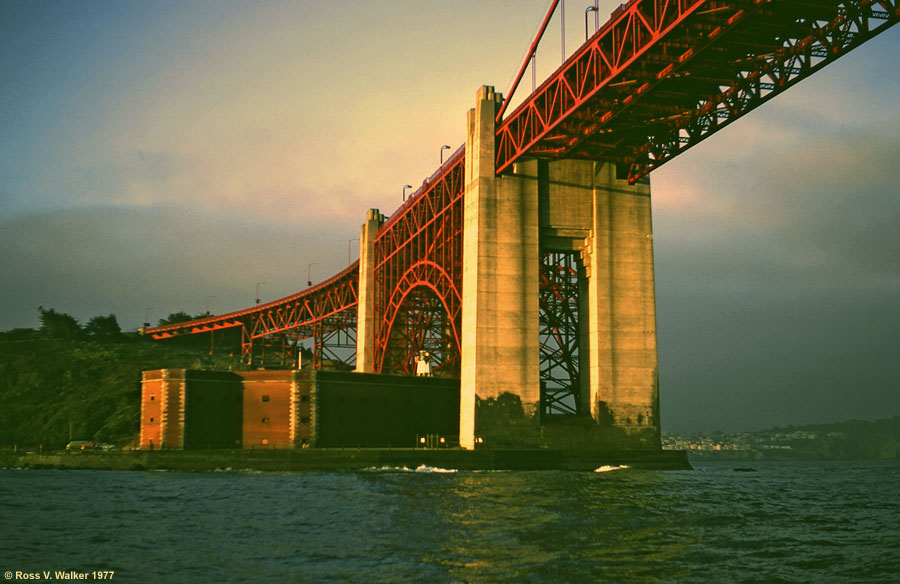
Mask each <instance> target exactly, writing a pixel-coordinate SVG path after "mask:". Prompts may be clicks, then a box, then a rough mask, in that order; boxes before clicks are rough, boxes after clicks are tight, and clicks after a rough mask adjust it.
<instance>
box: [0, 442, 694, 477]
mask: <svg viewBox="0 0 900 584" xmlns="http://www.w3.org/2000/svg"><path fill="white" fill-rule="evenodd" d="M0 463H2V465H3V466H6V467H7V468H57V469H94V470H163V469H164V470H176V471H197V472H203V471H212V470H216V469H225V468H231V469H235V470H237V469H253V470H260V471H288V472H303V471H340V470H363V469H367V468H383V467H387V468H394V467H397V468H401V467H407V468H416V467H419V466H421V465H425V466H430V467H437V468H446V469H457V470H574V471H593V470H594V469H597V468H600V467H601V466H604V465H610V466H618V465H627V466H629V467H631V468H637V469H647V470H690V469H691V466H690V464H689V463H688V459H687V454H686V453H685V452H684V451H673V450H663V451H575V450H475V451H467V450H458V449H377V448H372V449H366V448H363V449H349V448H348V449H310V450H204V451H154V452H147V451H141V452H97V453H74V454H72V453H60V454H34V453H30V454H28V453H26V454H19V455H13V454H9V455H4V456H3V457H2V458H0Z"/></svg>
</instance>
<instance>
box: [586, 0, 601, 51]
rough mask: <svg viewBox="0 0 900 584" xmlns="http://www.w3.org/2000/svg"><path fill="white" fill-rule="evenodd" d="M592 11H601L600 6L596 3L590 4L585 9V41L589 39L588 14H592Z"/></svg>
mask: <svg viewBox="0 0 900 584" xmlns="http://www.w3.org/2000/svg"><path fill="white" fill-rule="evenodd" d="M591 12H597V13H599V12H600V7H599V6H597V5H596V3H595V4H594V6H588V7H587V8H585V9H584V41H585V42H587V40H588V14H590V13H591Z"/></svg>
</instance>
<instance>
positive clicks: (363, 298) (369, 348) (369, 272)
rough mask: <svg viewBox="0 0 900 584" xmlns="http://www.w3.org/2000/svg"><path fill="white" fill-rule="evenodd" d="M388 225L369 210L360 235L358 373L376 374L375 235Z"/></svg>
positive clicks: (375, 211)
mask: <svg viewBox="0 0 900 584" xmlns="http://www.w3.org/2000/svg"><path fill="white" fill-rule="evenodd" d="M383 223H384V215H382V214H381V213H380V212H379V211H378V209H369V213H368V214H367V215H366V222H365V223H363V225H362V228H361V229H360V233H359V290H358V294H359V304H358V305H357V307H356V311H357V312H356V371H359V372H362V373H374V371H375V327H376V322H375V235H376V234H377V233H378V228H379V227H381V225H382V224H383Z"/></svg>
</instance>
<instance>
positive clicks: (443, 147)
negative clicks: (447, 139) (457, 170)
mask: <svg viewBox="0 0 900 584" xmlns="http://www.w3.org/2000/svg"><path fill="white" fill-rule="evenodd" d="M444 150H450V147H449V146H447V145H446V144H444V145H443V146H441V164H444Z"/></svg>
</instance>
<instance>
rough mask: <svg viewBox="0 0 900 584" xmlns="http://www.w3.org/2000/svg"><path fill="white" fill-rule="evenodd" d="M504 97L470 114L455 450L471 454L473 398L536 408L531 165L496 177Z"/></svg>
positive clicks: (481, 97)
mask: <svg viewBox="0 0 900 584" xmlns="http://www.w3.org/2000/svg"><path fill="white" fill-rule="evenodd" d="M501 101H502V97H501V95H500V94H497V93H495V92H494V90H493V88H491V87H482V88H481V89H480V90H479V92H478V96H477V101H476V106H475V109H473V110H470V111H469V114H468V133H467V136H466V187H465V211H464V226H465V227H464V231H463V281H462V288H463V291H462V333H461V337H462V362H461V371H460V382H461V389H460V392H461V394H460V396H461V397H460V432H459V438H460V445H461V446H462V447H463V448H468V449H471V448H474V440H475V398H476V395H477V397H479V398H482V399H484V398H492V397H497V396H499V395H501V394H503V393H512V394H514V395H517V396H519V397H520V399H521V402H522V405H523V407H524V408H525V411H526V412H527V413H529V414H533V413H534V412H536V411H537V408H538V402H539V400H540V362H539V354H538V350H537V348H538V221H537V220H538V189H537V162H534V161H532V162H528V163H525V164H521V165H515V168H514V170H513V172H512V173H511V174H508V175H503V176H499V177H498V176H496V175H495V172H494V168H495V167H494V156H495V144H494V132H495V129H494V116H495V115H496V112H497V108H498V107H499V104H500V102H501Z"/></svg>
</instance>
